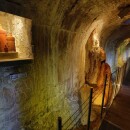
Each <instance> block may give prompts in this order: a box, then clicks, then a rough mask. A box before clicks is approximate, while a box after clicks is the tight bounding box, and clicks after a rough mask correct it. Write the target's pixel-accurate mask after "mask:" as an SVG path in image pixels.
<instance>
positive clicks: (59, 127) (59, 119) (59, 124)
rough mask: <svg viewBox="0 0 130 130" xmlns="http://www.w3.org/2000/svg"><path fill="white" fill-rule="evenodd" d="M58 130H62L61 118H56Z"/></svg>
mask: <svg viewBox="0 0 130 130" xmlns="http://www.w3.org/2000/svg"><path fill="white" fill-rule="evenodd" d="M58 130H62V118H61V117H58Z"/></svg>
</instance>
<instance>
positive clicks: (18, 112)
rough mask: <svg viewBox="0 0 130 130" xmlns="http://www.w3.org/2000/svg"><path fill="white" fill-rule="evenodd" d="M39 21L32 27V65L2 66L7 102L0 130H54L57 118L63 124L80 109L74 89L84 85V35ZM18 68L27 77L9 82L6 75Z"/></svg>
mask: <svg viewBox="0 0 130 130" xmlns="http://www.w3.org/2000/svg"><path fill="white" fill-rule="evenodd" d="M14 12H15V11H14ZM23 16H24V15H23ZM32 19H33V18H32ZM33 20H34V21H35V17H34V19H33ZM38 21H39V19H38V20H37V21H35V22H34V23H33V28H32V29H33V36H32V39H33V43H34V44H35V53H34V63H33V64H30V65H23V66H18V70H17V69H16V68H13V69H11V68H10V67H9V68H7V67H4V68H3V67H1V75H0V78H1V81H0V83H1V95H3V94H4V95H3V96H2V97H1V100H2V102H4V100H7V101H6V102H4V103H5V104H3V106H1V113H3V115H2V117H1V129H2V130H7V129H9V128H10V129H11V130H19V129H22V128H25V129H27V130H29V129H30V130H32V129H33V130H55V129H56V127H57V117H58V116H62V117H63V121H64V120H65V119H67V118H68V117H69V116H70V114H72V113H73V112H75V110H77V109H78V108H79V104H78V101H79V98H78V92H77V90H78V88H80V87H81V86H82V85H83V84H84V67H85V61H84V60H85V42H84V40H82V39H84V34H82V33H76V32H74V31H69V30H66V29H60V28H57V27H51V26H47V25H44V24H40V23H39V22H38ZM79 39H80V42H79ZM10 69H11V72H10V71H9V70H10ZM19 69H20V71H21V72H26V73H27V77H25V78H23V79H17V80H15V81H14V80H10V78H9V75H10V74H12V73H19ZM5 74H7V75H6V76H4V75H5ZM3 80H4V83H3ZM6 81H9V83H6ZM15 82H17V83H15ZM12 91H13V92H12ZM16 96H17V97H16ZM17 99H19V101H17ZM8 103H10V104H8ZM11 104H12V105H11ZM6 107H8V110H6ZM12 111H13V112H12ZM12 113H13V114H14V115H13V114H12ZM6 115H8V116H6ZM12 122H13V123H12Z"/></svg>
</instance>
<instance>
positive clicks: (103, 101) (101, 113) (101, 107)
mask: <svg viewBox="0 0 130 130" xmlns="http://www.w3.org/2000/svg"><path fill="white" fill-rule="evenodd" d="M106 83H107V75H106V77H105V83H104V90H103V96H102V105H101V118H102V114H103V106H104V97H105V90H106Z"/></svg>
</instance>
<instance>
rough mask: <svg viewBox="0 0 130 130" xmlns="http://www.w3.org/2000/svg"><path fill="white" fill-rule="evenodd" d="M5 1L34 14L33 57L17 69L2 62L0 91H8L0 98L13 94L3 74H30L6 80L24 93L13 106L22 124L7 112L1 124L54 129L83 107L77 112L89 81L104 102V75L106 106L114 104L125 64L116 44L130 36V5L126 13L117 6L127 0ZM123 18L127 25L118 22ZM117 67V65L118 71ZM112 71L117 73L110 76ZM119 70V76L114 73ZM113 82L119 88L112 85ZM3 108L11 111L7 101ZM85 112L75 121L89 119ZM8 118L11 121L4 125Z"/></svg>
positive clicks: (17, 10)
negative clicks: (119, 59) (120, 64)
mask: <svg viewBox="0 0 130 130" xmlns="http://www.w3.org/2000/svg"><path fill="white" fill-rule="evenodd" d="M2 2H3V5H0V9H1V10H2V11H5V12H10V13H13V14H17V15H20V16H24V17H28V18H31V19H32V21H33V25H32V40H33V44H34V61H33V63H31V64H27V65H23V66H21V65H20V66H19V65H18V66H17V67H14V68H13V69H11V68H10V67H9V68H10V69H9V68H7V66H4V68H3V67H1V68H0V71H1V75H0V83H1V93H2V94H3V95H4V96H3V97H2V98H1V100H5V99H9V98H10V96H11V97H13V96H14V95H9V94H8V93H9V92H8V91H6V89H4V92H3V91H2V88H3V87H4V85H3V84H2V83H3V82H2V80H3V78H4V80H6V78H7V77H6V76H5V75H9V74H11V73H13V72H27V77H26V78H25V79H18V80H17V81H16V82H17V84H14V82H12V81H10V80H9V79H8V80H9V83H8V84H9V85H10V86H12V85H14V86H15V87H16V89H15V90H14V91H15V93H16V94H17V95H19V96H18V97H19V98H20V102H19V105H20V108H19V110H17V111H16V112H15V114H16V116H15V115H14V116H13V117H14V120H16V122H17V123H20V125H19V128H18V126H17V123H16V125H13V124H12V123H11V121H12V120H11V119H9V118H7V117H6V116H5V117H4V116H3V117H4V119H5V121H2V123H1V128H2V129H3V128H9V127H10V126H11V127H10V128H11V129H12V130H19V129H20V128H23V129H27V130H28V129H36V130H55V129H57V118H58V116H61V117H62V119H63V120H62V121H63V122H65V121H66V120H67V119H68V118H69V117H70V116H71V115H72V114H73V113H75V111H76V110H79V111H78V112H77V113H80V114H81V113H82V112H83V110H82V109H83V108H82V106H81V103H83V102H84V101H85V99H86V96H89V94H90V93H89V91H90V90H87V89H88V88H91V87H93V90H94V91H96V92H97V95H99V96H98V98H96V99H95V100H94V102H93V104H94V105H95V106H100V107H101V105H102V97H103V88H104V82H105V76H106V75H107V81H106V86H107V87H106V91H105V99H104V101H103V103H104V106H103V107H106V106H109V105H111V103H112V101H113V99H114V97H115V95H116V94H117V93H118V89H119V88H118V86H120V84H121V83H122V81H121V75H122V74H123V72H124V70H123V68H120V67H119V68H118V67H116V60H117V56H116V54H117V53H116V48H118V47H120V46H119V44H120V43H121V42H120V41H123V40H124V39H127V38H128V37H129V36H128V32H129V29H128V24H129V20H128V21H126V22H124V21H125V20H126V19H128V15H129V13H128V12H129V10H127V11H125V15H124V13H123V15H122V14H120V15H118V14H119V11H120V10H119V9H118V7H120V5H122V4H125V5H126V4H128V3H129V2H127V1H125V2H122V1H119V2H117V1H116V0H114V1H113V0H111V1H109V2H108V1H107V0H103V1H83V0H82V1H78V0H70V1H69V0H66V1H60V0H54V1H51V0H47V1H44V0H41V1H40V0H39V1H36V0H29V1H25V0H23V1H21V0H5V1H4V0H3V1H2ZM10 5H12V6H13V7H14V8H11V6H10ZM106 7H107V8H106ZM124 8H129V6H128V7H124ZM127 14H128V15H127ZM119 16H120V17H121V18H119ZM123 22H124V23H123ZM122 23H123V26H125V27H122V26H121V27H120V25H121V24H122ZM124 24H125V25H124ZM126 25H127V27H126ZM122 28H124V29H122ZM113 31H115V32H114V33H115V34H114V35H113V33H112V32H113ZM124 68H125V67H124ZM116 69H118V71H117V73H114V71H115V70H116ZM111 73H112V74H113V73H114V74H113V75H112V76H111ZM117 74H118V75H120V76H119V77H116V75H117ZM111 77H112V81H111ZM118 81H119V82H120V83H119V82H118ZM114 85H115V86H116V88H118V89H116V90H115V89H112V87H113V86H114ZM12 87H13V86H12ZM15 87H14V88H15ZM80 89H81V91H80ZM99 90H101V92H102V93H100V92H99ZM2 94H1V95H2ZM5 95H6V96H5ZM108 95H109V96H108ZM23 97H24V98H23ZM10 99H11V98H10ZM10 102H12V103H13V101H10ZM14 104H15V103H14ZM1 109H2V110H4V112H3V111H1V112H3V113H4V114H8V110H6V108H5V107H4V108H1ZM11 110H15V108H14V107H10V108H9V111H11ZM87 110H88V109H87ZM97 111H98V110H97ZM97 111H96V110H95V109H93V110H92V114H93V115H92V117H91V122H92V121H95V119H96V116H97V115H96V114H95V113H97ZM100 111H101V110H100ZM87 117H88V114H86V115H85V116H83V117H82V118H79V117H78V118H77V119H76V121H75V122H77V121H79V120H80V123H82V125H87V119H86V118H87ZM74 118H75V117H73V118H72V119H71V121H72V120H73V119H74ZM0 119H1V118H0ZM5 122H8V125H7V126H6V127H5ZM75 122H74V123H73V124H72V126H71V127H73V125H74V124H75ZM78 123H79V122H78Z"/></svg>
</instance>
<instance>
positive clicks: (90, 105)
mask: <svg viewBox="0 0 130 130" xmlns="http://www.w3.org/2000/svg"><path fill="white" fill-rule="evenodd" d="M92 94H93V88H92V87H91V88H90V99H89V109H88V125H87V130H89V129H90V118H91V108H92Z"/></svg>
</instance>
